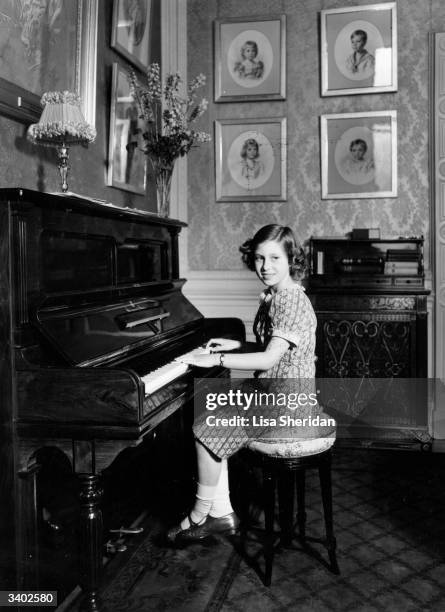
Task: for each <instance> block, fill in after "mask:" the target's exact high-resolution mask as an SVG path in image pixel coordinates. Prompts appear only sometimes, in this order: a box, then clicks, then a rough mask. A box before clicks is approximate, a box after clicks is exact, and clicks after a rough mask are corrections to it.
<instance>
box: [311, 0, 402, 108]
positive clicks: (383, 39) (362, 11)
mask: <svg viewBox="0 0 445 612" xmlns="http://www.w3.org/2000/svg"><path fill="white" fill-rule="evenodd" d="M396 11H397V9H396V3H395V2H385V3H382V4H368V5H364V6H356V7H348V8H339V9H328V10H323V11H321V95H322V96H341V95H349V94H364V93H380V92H384V91H397V14H396Z"/></svg>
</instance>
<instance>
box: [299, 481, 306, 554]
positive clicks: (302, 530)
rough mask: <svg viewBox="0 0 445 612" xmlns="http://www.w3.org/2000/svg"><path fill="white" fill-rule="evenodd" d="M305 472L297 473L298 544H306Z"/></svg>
mask: <svg viewBox="0 0 445 612" xmlns="http://www.w3.org/2000/svg"><path fill="white" fill-rule="evenodd" d="M305 489H306V472H305V470H299V471H298V472H297V507H298V509H297V522H298V532H299V535H300V542H301V544H302V545H303V546H304V545H305V544H306V506H305Z"/></svg>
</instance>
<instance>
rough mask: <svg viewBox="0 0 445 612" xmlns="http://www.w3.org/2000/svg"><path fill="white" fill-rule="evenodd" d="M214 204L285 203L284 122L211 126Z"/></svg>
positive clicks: (254, 121) (236, 121)
mask: <svg viewBox="0 0 445 612" xmlns="http://www.w3.org/2000/svg"><path fill="white" fill-rule="evenodd" d="M215 148H216V151H215V160H216V200H217V201H218V202H246V201H260V202H264V201H280V200H285V199H286V119H285V118H268V119H240V120H239V119H227V120H224V121H216V122H215Z"/></svg>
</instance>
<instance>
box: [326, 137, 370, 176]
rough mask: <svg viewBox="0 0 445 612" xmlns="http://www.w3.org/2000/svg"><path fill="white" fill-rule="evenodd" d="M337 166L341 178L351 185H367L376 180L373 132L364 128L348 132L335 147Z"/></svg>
mask: <svg viewBox="0 0 445 612" xmlns="http://www.w3.org/2000/svg"><path fill="white" fill-rule="evenodd" d="M335 165H336V167H337V170H338V173H339V174H340V176H341V177H342V178H343V179H344V180H345V181H347V182H348V183H350V184H351V185H365V184H366V183H370V182H371V181H372V180H374V175H375V163H374V151H373V134H372V131H371V130H370V129H369V128H367V127H364V126H363V127H353V128H350V129H348V130H346V131H345V132H344V134H343V135H342V136H341V138H340V139H339V141H338V142H337V145H336V147H335Z"/></svg>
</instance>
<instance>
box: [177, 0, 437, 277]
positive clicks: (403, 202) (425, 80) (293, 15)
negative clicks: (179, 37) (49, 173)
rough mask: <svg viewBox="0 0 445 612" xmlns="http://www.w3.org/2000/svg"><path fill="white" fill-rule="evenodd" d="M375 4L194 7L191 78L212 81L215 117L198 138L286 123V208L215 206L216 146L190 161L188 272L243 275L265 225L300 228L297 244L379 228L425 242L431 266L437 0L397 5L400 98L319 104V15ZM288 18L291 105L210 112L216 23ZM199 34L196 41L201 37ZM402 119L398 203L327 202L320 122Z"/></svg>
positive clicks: (191, 2)
mask: <svg viewBox="0 0 445 612" xmlns="http://www.w3.org/2000/svg"><path fill="white" fill-rule="evenodd" d="M365 4H369V2H368V1H367V0H304V1H303V0H243V2H239V0H188V32H189V38H188V53H189V58H188V71H189V77H191V76H194V75H195V74H197V73H199V72H203V73H204V74H206V75H207V76H208V86H207V91H206V95H207V96H208V98H209V100H210V101H211V103H210V105H209V112H208V113H206V114H205V115H204V116H203V118H202V119H201V126H202V129H205V130H207V131H209V132H210V133H213V130H214V121H215V119H229V118H244V117H245V118H261V117H275V116H277V117H279V116H284V117H287V130H288V135H287V139H288V143H287V183H288V198H287V201H286V202H268V203H266V202H244V203H243V202H241V203H238V202H228V203H227V202H226V203H217V202H216V200H215V178H214V177H215V169H214V163H215V161H214V143H211V144H209V145H202V146H200V147H199V148H198V149H196V150H194V151H192V153H191V155H190V156H189V164H188V168H189V194H188V202H189V210H188V218H189V225H190V235H191V236H193V240H190V241H189V268H190V269H192V270H203V269H207V270H237V269H242V264H241V262H240V259H239V253H238V246H239V245H240V244H241V243H242V242H243V241H244V240H245V238H246V237H249V236H251V235H253V233H254V232H255V231H256V230H257V229H258V228H259V227H261V226H262V225H265V224H266V223H273V222H278V223H282V224H286V225H290V226H291V227H293V228H294V230H295V231H296V233H297V235H298V236H299V237H300V240H302V241H304V240H306V239H307V238H309V237H310V236H311V235H316V236H331V235H344V234H345V233H346V232H348V231H350V230H351V229H352V228H353V227H380V228H381V234H382V236H383V237H397V236H400V235H405V236H407V235H419V234H424V236H425V237H426V241H427V242H426V248H425V256H426V262H425V263H426V264H427V265H428V260H429V254H428V250H429V231H430V184H429V38H428V35H429V32H431V31H440V30H443V29H444V27H445V7H444V6H443V4H444V3H443V2H442V3H441V0H421V1H419V0H401V1H400V0H399V1H398V2H397V13H398V91H397V92H396V93H384V94H374V95H370V94H367V95H353V96H338V97H325V98H322V97H320V81H319V79H320V77H319V74H320V53H319V46H320V45H319V27H320V26H319V11H320V10H322V9H329V8H338V7H344V6H358V5H365ZM283 13H284V14H286V18H287V45H286V47H287V49H286V53H287V99H286V100H285V101H283V102H253V103H246V102H244V103H224V104H214V103H212V100H213V59H212V58H213V20H214V19H224V18H228V17H236V16H240V17H246V16H252V17H254V16H267V15H274V14H275V15H276V14H283ZM197 32H199V36H196V35H195V33H197ZM392 109H395V110H397V114H398V175H399V180H398V197H397V198H387V199H385V198H376V199H357V200H355V199H352V200H330V201H329V200H321V187H320V136H319V117H320V115H322V114H329V113H342V112H358V111H367V110H369V111H376V110H392Z"/></svg>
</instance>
